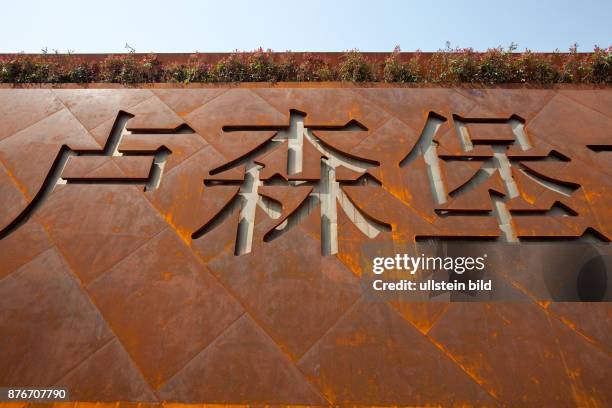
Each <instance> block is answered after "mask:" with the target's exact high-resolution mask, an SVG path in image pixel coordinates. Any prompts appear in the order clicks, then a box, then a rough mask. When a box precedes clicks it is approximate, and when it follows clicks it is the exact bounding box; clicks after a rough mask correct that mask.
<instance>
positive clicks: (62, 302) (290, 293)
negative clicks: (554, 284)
mask: <svg viewBox="0 0 612 408" xmlns="http://www.w3.org/2000/svg"><path fill="white" fill-rule="evenodd" d="M304 129H306V130H304ZM300 140H301V142H300ZM500 146H501V147H500ZM611 146H612V89H610V88H605V89H587V88H578V89H565V88H560V89H502V88H496V89H485V88H481V89H469V88H468V89H466V88H463V89H449V88H392V87H371V88H359V87H354V88H345V87H340V86H339V87H334V86H331V85H330V86H329V87H321V86H313V87H308V86H305V87H298V88H292V87H290V86H280V87H279V86H259V87H249V88H247V87H240V86H234V87H226V88H223V87H214V88H197V89H196V88H194V89H167V88H162V87H158V88H156V87H152V88H146V89H145V88H140V89H138V88H135V89H50V88H48V89H0V202H1V204H2V205H1V207H0V208H1V210H0V238H1V240H0V386H30V387H33V386H40V387H43V386H53V385H55V386H66V387H68V388H69V389H70V393H71V397H72V398H73V399H75V400H79V401H140V402H159V401H176V402H186V403H235V404H240V403H269V404H312V405H327V404H364V405H368V404H376V405H477V406H481V405H484V406H498V405H508V406H520V405H529V406H611V405H612V392H611V390H612V387H610V374H611V373H612V371H611V368H612V361H611V353H612V335H611V333H612V306H611V305H610V304H609V303H605V302H604V303H581V302H575V303H562V302H552V303H551V302H543V301H535V300H533V301H529V300H526V301H521V302H487V303H485V302H483V303H463V302H421V303H416V302H411V303H397V302H368V301H365V300H364V299H363V296H362V292H361V289H360V287H359V277H360V276H361V275H362V273H363V272H364V271H363V270H362V266H361V265H362V264H361V263H360V260H359V257H360V252H361V250H362V248H363V245H366V244H367V243H372V242H379V243H381V244H384V243H393V242H415V241H416V240H419V239H421V238H432V237H433V238H440V239H446V240H448V239H453V238H456V239H465V238H469V239H471V240H474V239H484V238H487V239H497V240H499V241H522V240H529V241H533V240H536V241H537V240H543V241H546V240H550V239H551V238H552V239H556V238H563V239H565V240H580V239H582V237H583V235H585V234H586V235H588V236H589V237H591V238H593V239H597V240H599V241H601V242H609V239H610V238H612V212H611V210H610V205H611V204H612V200H611V197H612V179H611V177H610V176H611V174H612V166H611V164H612V160H611V158H612V155H611V154H610V147H611ZM500 149H501V150H500ZM296 152H297V153H296ZM500 152H501V153H500ZM428 154H429V155H430V156H429V158H430V159H431V157H434V158H435V159H436V160H435V162H436V164H435V165H433V167H432V164H431V160H428V159H427V155H428ZM432 154H433V156H432ZM496 154H501V155H502V156H504V157H505V158H506V159H507V160H508V161H511V162H512V163H514V165H513V167H512V170H511V176H512V179H513V182H514V185H515V186H516V187H517V191H515V192H514V193H513V192H512V191H509V187H508V180H507V179H504V177H499V174H497V176H495V175H494V176H492V177H490V178H489V179H487V180H486V181H485V182H482V183H480V184H477V185H475V186H474V187H473V188H470V189H465V188H464V186H466V185H467V184H469V183H470V180H472V179H473V177H474V176H475V175H476V174H477V173H479V169H480V168H481V167H482V166H483V164H484V163H487V162H490V160H492V158H494V157H497V156H496ZM300 156H301V157H300ZM288 162H289V163H290V164H289V166H287V163H288ZM500 163H501V161H500ZM436 174H437V175H436ZM534 178H535V179H539V180H544V182H541V183H540V182H535V181H534ZM334 180H335V181H334ZM545 181H548V183H549V184H547V183H546V182H545ZM550 183H552V184H555V185H557V186H560V187H559V188H560V189H551V188H548V187H547V186H549V185H550ZM568 189H569V190H568ZM510 190H512V189H510ZM568 191H569V192H568ZM436 194H438V195H437V196H436ZM495 197H497V199H494V198H495ZM499 203H501V204H502V205H503V208H504V211H505V213H506V214H507V215H508V216H510V217H511V221H510V222H509V224H510V227H509V228H510V229H509V230H508V229H504V228H503V225H502V224H504V223H503V222H502V221H503V220H500V219H499V216H498V217H497V218H496V215H495V213H496V212H495V211H493V210H494V208H493V207H494V206H495V205H496V204H499ZM559 211H564V212H565V213H566V214H565V215H568V214H569V215H570V216H561V215H559ZM549 212H550V213H549ZM498 215H499V214H498ZM285 221H286V222H285ZM239 225H240V228H239V227H238V226H239ZM500 225H501V226H500ZM517 286H519V289H520V290H521V291H523V292H525V293H529V290H530V288H529V285H522V286H521V285H518V284H517Z"/></svg>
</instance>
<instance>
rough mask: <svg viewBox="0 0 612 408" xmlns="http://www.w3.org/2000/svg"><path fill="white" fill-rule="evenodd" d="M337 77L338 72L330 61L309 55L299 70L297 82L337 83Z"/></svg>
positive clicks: (305, 57)
mask: <svg viewBox="0 0 612 408" xmlns="http://www.w3.org/2000/svg"><path fill="white" fill-rule="evenodd" d="M336 77H337V75H336V72H335V71H334V70H333V69H332V67H331V65H330V64H329V62H328V61H326V60H324V59H323V58H320V57H317V56H314V55H312V54H307V55H305V56H304V59H303V60H302V62H300V64H299V66H298V68H297V75H296V81H300V82H318V81H335V80H336Z"/></svg>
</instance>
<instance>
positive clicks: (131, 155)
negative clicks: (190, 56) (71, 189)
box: [0, 111, 193, 239]
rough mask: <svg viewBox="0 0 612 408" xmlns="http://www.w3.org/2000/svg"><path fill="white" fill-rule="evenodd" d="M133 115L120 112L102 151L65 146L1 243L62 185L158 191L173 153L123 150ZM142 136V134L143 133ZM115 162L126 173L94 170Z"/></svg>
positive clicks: (163, 149) (2, 235)
mask: <svg viewBox="0 0 612 408" xmlns="http://www.w3.org/2000/svg"><path fill="white" fill-rule="evenodd" d="M132 117H133V115H131V114H129V113H126V112H122V111H120V112H118V114H117V117H116V119H115V122H114V124H113V126H112V129H111V131H110V134H109V136H108V138H107V141H106V144H105V145H104V148H103V149H102V150H73V149H71V148H70V147H68V146H65V145H64V146H62V147H61V149H60V150H59V152H58V154H57V156H56V158H55V160H54V161H53V165H52V166H51V169H50V170H49V172H48V174H47V176H46V178H45V180H44V182H43V184H42V185H41V187H40V189H39V190H38V192H37V193H36V194H35V195H34V197H33V199H32V200H31V201H30V203H29V204H28V205H27V206H26V207H25V208H24V209H23V210H22V211H21V213H19V214H18V215H17V216H16V217H15V218H14V219H13V220H12V221H11V222H10V223H9V224H8V225H6V226H5V227H4V228H2V229H1V230H0V239H2V238H5V237H7V236H8V235H10V234H11V233H12V232H14V231H15V230H16V229H18V228H19V227H20V226H21V225H23V224H24V223H26V222H27V221H28V219H30V217H31V216H32V215H33V214H34V213H35V212H36V211H37V210H38V208H39V207H40V206H41V205H42V204H43V202H44V201H45V200H46V199H47V198H48V197H49V195H50V194H51V193H52V192H53V190H54V189H55V187H56V186H57V185H58V184H126V185H140V186H143V189H144V191H153V190H155V189H157V187H158V186H159V183H160V182H161V179H162V174H163V169H164V164H165V162H166V159H167V157H168V155H169V154H171V152H170V150H169V149H168V148H166V147H165V146H163V145H160V146H159V147H158V148H156V149H154V150H140V149H137V150H134V149H122V148H121V142H122V140H124V139H126V138H129V137H130V136H131V135H132V134H135V133H133V132H137V131H135V130H128V129H127V123H128V121H129V120H130V119H131V118H132ZM175 131H176V132H179V131H180V132H183V133H193V130H191V129H190V128H189V127H187V126H182V127H181V129H169V130H168V131H163V130H143V132H145V133H146V134H152V135H154V134H158V133H164V134H166V133H173V132H175ZM140 133H142V132H140ZM108 161H111V162H113V163H114V164H116V165H117V167H119V168H120V169H123V172H122V173H104V174H99V172H97V171H95V170H93V171H92V169H99V168H102V165H103V164H105V163H106V162H108Z"/></svg>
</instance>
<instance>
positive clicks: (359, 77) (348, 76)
mask: <svg viewBox="0 0 612 408" xmlns="http://www.w3.org/2000/svg"><path fill="white" fill-rule="evenodd" d="M338 76H339V78H340V80H342V81H350V82H371V81H375V80H376V75H375V74H374V69H373V68H372V65H371V64H370V63H369V62H368V60H367V59H366V58H365V57H364V56H363V54H362V53H360V52H359V50H357V49H353V50H350V51H347V52H346V53H345V54H344V55H343V56H342V61H341V62H340V64H339V65H338Z"/></svg>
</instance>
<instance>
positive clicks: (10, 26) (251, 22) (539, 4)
mask: <svg viewBox="0 0 612 408" xmlns="http://www.w3.org/2000/svg"><path fill="white" fill-rule="evenodd" d="M1 9H2V21H1V23H0V52H19V51H25V52H40V50H41V48H42V47H45V46H46V47H47V48H48V49H49V51H51V50H53V49H58V50H60V51H62V52H63V51H66V50H73V51H75V52H124V51H125V49H124V45H125V43H126V42H127V43H129V44H130V45H131V46H133V47H134V48H135V49H136V51H138V52H151V51H155V52H194V51H200V52H221V51H231V50H234V49H239V50H252V49H255V48H257V47H259V46H262V47H264V48H272V49H274V50H275V51H284V50H289V49H290V50H293V51H343V50H347V49H351V48H359V49H360V50H362V51H390V50H392V49H393V47H394V46H395V45H396V44H400V45H401V46H402V49H403V50H405V51H412V50H415V49H417V48H420V49H421V50H423V51H435V50H437V49H439V48H444V46H445V42H446V41H450V42H451V44H452V45H453V46H462V47H467V46H470V47H474V48H476V49H477V50H483V49H486V48H488V47H494V46H497V45H504V46H506V45H508V44H509V43H510V42H512V41H514V42H515V43H518V45H519V48H520V49H523V48H525V47H528V48H530V49H532V50H535V51H552V50H554V49H555V48H560V49H562V50H566V49H567V48H568V47H569V46H570V45H571V44H572V43H574V42H577V43H578V44H579V45H580V48H579V49H580V50H582V51H589V50H591V49H592V47H593V45H595V44H598V45H600V46H609V45H611V44H612V0H598V1H594V0H592V1H591V0H573V1H566V0H557V1H550V0H545V1H537V0H530V1H523V0H512V1H504V2H496V1H494V0H489V1H459V0H455V1H452V0H434V1H429V2H428V1H423V0H420V1H399V0H395V1H390V0H368V1H358V0H354V1H333V0H327V1H323V0H322V1H305V0H302V1H300V2H297V1H289V0H285V1H255V0H251V1H248V0H241V1H228V0H214V1H204V0H202V1H196V0H184V1H182V0H164V1H158V0H148V1H129V0H123V1H115V0H106V1H104V0H98V1H86V0H80V1H77V0H73V1H68V0H64V1H62V0H56V1H52V0H40V1H32V0H10V1H3V2H2V6H1Z"/></svg>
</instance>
